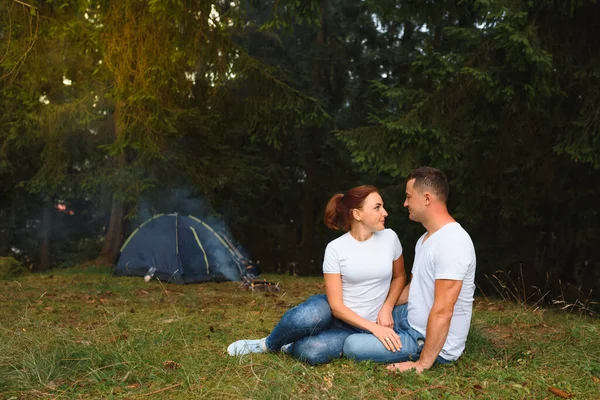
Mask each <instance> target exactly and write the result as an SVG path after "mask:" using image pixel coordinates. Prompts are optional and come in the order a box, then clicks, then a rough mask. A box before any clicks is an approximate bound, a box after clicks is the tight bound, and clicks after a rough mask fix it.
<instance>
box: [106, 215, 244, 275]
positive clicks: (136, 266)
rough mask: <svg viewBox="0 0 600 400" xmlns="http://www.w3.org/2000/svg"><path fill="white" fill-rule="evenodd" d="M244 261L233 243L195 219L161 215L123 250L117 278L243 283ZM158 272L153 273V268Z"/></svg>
mask: <svg viewBox="0 0 600 400" xmlns="http://www.w3.org/2000/svg"><path fill="white" fill-rule="evenodd" d="M243 263H244V259H243V257H242V255H241V254H240V253H239V251H238V250H237V249H236V248H235V246H233V244H232V243H231V241H229V239H227V237H226V236H225V235H223V234H220V233H218V232H216V231H215V230H214V229H213V228H211V227H210V226H209V225H208V224H207V223H205V222H204V221H202V220H200V219H198V218H195V217H193V216H191V215H190V216H187V217H186V216H183V215H178V214H159V215H156V216H154V217H153V218H150V219H149V220H147V221H146V222H144V223H143V224H141V225H140V226H139V227H138V228H137V229H136V230H135V231H133V233H132V234H131V235H130V236H129V238H128V239H127V240H126V241H125V243H124V244H123V247H121V255H120V257H119V261H118V263H117V266H116V267H115V270H114V275H133V276H145V275H148V274H149V271H150V275H153V276H156V277H157V278H159V279H160V280H162V281H169V282H175V283H191V282H204V281H211V280H233V281H239V280H241V277H242V274H243V269H242V265H243ZM153 268H154V269H155V270H152V269H153Z"/></svg>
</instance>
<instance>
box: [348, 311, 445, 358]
mask: <svg viewBox="0 0 600 400" xmlns="http://www.w3.org/2000/svg"><path fill="white" fill-rule="evenodd" d="M392 317H393V319H394V331H395V332H396V333H397V334H398V336H400V342H401V343H402V348H401V349H400V351H396V352H392V351H389V350H387V349H386V348H385V347H384V346H383V344H382V343H381V341H380V340H379V339H377V337H375V335H373V334H371V333H356V334H353V335H350V336H348V338H346V342H345V344H344V355H345V356H346V357H348V358H352V359H355V360H358V361H366V360H370V361H374V362H382V363H395V362H402V361H409V360H418V359H419V356H420V355H421V350H423V346H424V345H425V338H424V337H423V335H421V334H420V333H419V332H417V331H416V330H415V329H413V328H412V327H411V326H410V324H409V323H408V306H407V304H403V305H401V306H396V307H394V309H393V311H392ZM450 362H451V361H448V360H445V359H444V358H442V357H440V356H438V358H437V360H436V363H439V364H448V363H450Z"/></svg>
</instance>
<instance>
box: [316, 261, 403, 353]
mask: <svg viewBox="0 0 600 400" xmlns="http://www.w3.org/2000/svg"><path fill="white" fill-rule="evenodd" d="M323 279H324V280H325V293H326V294H327V301H328V302H329V306H330V307H331V311H332V313H333V316H334V317H336V318H338V319H341V320H342V321H344V322H346V323H348V324H350V325H352V326H355V327H357V328H360V329H364V330H366V331H369V332H371V333H372V334H373V335H375V336H376V337H377V338H378V339H379V340H380V341H381V343H383V345H384V346H385V348H386V349H388V350H390V351H396V350H400V348H401V347H402V344H401V343H400V338H399V337H398V334H396V332H394V330H393V329H391V328H388V327H385V326H381V325H378V324H376V323H375V322H371V321H369V320H367V319H365V318H363V317H361V316H359V315H358V314H356V313H355V312H354V311H352V310H350V309H349V308H348V307H346V305H344V301H343V296H342V276H341V275H340V274H327V273H325V274H323Z"/></svg>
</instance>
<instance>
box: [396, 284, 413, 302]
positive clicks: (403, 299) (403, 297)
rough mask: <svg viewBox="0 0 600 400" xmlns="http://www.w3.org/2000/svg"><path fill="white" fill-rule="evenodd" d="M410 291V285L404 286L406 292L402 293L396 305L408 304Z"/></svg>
mask: <svg viewBox="0 0 600 400" xmlns="http://www.w3.org/2000/svg"><path fill="white" fill-rule="evenodd" d="M409 289H410V283H409V284H408V285H406V286H404V290H402V293H400V297H398V301H396V305H397V306H400V305H402V304H406V303H408V290H409Z"/></svg>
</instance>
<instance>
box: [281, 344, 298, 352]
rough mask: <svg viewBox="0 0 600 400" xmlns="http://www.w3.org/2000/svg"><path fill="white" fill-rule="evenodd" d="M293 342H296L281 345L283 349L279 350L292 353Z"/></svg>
mask: <svg viewBox="0 0 600 400" xmlns="http://www.w3.org/2000/svg"><path fill="white" fill-rule="evenodd" d="M293 344H294V343H288V344H284V345H283V346H281V349H280V350H279V351H281V352H282V353H284V354H290V352H291V350H290V347H292V345H293Z"/></svg>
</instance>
